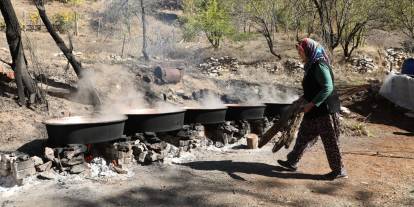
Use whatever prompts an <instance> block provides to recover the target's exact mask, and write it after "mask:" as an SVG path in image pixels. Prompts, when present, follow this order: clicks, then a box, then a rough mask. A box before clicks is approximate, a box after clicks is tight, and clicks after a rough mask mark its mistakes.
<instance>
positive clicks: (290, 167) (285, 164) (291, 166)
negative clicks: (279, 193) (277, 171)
mask: <svg viewBox="0 0 414 207" xmlns="http://www.w3.org/2000/svg"><path fill="white" fill-rule="evenodd" d="M277 163H279V165H280V166H282V167H284V168H286V169H288V170H290V171H296V170H297V169H298V168H297V167H296V166H294V165H292V164H290V163H289V162H288V161H283V160H277Z"/></svg>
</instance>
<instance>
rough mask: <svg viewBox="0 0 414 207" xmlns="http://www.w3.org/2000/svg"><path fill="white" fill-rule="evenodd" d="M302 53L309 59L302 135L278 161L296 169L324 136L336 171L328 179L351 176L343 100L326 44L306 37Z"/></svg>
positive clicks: (301, 54) (302, 42)
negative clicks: (345, 158)
mask: <svg viewBox="0 0 414 207" xmlns="http://www.w3.org/2000/svg"><path fill="white" fill-rule="evenodd" d="M296 49H297V50H298V53H299V56H300V57H301V59H302V61H303V62H304V63H305V67H304V70H305V74H304V78H303V81H302V87H303V91H304V96H303V98H304V99H305V101H306V102H305V103H306V104H305V105H304V106H303V111H304V113H305V115H304V118H303V121H302V123H301V124H300V128H299V132H298V136H297V139H296V143H295V146H294V148H293V150H292V151H291V152H290V153H289V154H288V155H287V160H286V161H282V160H278V163H279V164H280V165H281V166H283V167H285V168H287V169H289V170H292V171H295V170H296V169H297V163H298V162H299V160H300V158H301V157H302V155H303V153H304V151H305V150H306V149H307V148H309V147H311V146H312V145H313V144H314V143H316V141H317V138H318V136H320V137H321V139H322V143H323V146H324V148H325V152H326V156H327V158H328V162H329V166H330V168H331V169H332V172H330V173H328V174H326V177H327V178H328V179H336V178H344V177H347V174H346V171H345V169H344V166H343V163H342V157H341V152H340V149H339V142H338V138H339V119H338V115H337V113H338V112H339V110H340V102H339V98H338V95H337V94H336V91H335V87H334V76H333V73H332V70H331V67H330V61H329V58H328V56H327V54H326V52H325V50H324V48H323V47H322V46H321V45H320V44H319V43H318V42H316V41H314V40H312V39H310V38H305V39H303V40H302V41H300V42H299V43H298V44H297V45H296Z"/></svg>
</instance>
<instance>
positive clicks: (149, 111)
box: [124, 108, 186, 116]
mask: <svg viewBox="0 0 414 207" xmlns="http://www.w3.org/2000/svg"><path fill="white" fill-rule="evenodd" d="M185 111H186V110H185V109H172V110H162V109H159V108H143V109H129V110H126V111H124V114H125V115H127V116H128V115H132V116H134V115H166V114H175V113H183V112H185Z"/></svg>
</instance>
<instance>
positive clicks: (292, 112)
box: [259, 98, 305, 148]
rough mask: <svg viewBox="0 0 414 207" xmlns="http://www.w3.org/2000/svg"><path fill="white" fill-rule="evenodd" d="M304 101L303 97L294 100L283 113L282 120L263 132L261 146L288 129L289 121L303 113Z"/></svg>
mask: <svg viewBox="0 0 414 207" xmlns="http://www.w3.org/2000/svg"><path fill="white" fill-rule="evenodd" d="M304 103H305V100H304V99H303V98H300V99H298V100H296V101H295V102H293V103H292V105H291V106H290V107H289V108H288V110H287V111H286V112H285V113H283V114H282V116H281V117H280V120H279V121H278V122H277V123H275V124H274V125H273V126H272V127H270V129H268V130H267V131H266V132H265V133H264V134H263V136H262V137H261V139H260V142H259V148H262V147H263V146H264V145H266V144H267V143H268V142H269V141H270V140H271V139H272V138H273V137H274V136H276V134H277V133H279V132H283V131H286V130H288V129H286V126H287V125H288V124H289V121H292V120H294V119H295V118H296V116H297V115H298V114H300V113H301V111H302V105H303V104H304Z"/></svg>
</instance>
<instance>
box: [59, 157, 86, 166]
mask: <svg viewBox="0 0 414 207" xmlns="http://www.w3.org/2000/svg"><path fill="white" fill-rule="evenodd" d="M61 162H62V164H63V165H66V166H75V165H79V164H82V163H84V162H85V158H84V156H83V154H80V155H78V156H76V157H73V158H72V159H70V160H67V159H61Z"/></svg>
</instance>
